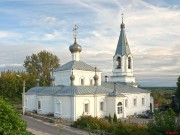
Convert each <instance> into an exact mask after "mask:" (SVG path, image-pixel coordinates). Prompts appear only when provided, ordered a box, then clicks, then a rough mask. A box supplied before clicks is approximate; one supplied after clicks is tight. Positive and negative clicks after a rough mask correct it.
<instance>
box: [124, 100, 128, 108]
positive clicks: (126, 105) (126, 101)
mask: <svg viewBox="0 0 180 135" xmlns="http://www.w3.org/2000/svg"><path fill="white" fill-rule="evenodd" d="M125 107H128V100H127V99H125Z"/></svg>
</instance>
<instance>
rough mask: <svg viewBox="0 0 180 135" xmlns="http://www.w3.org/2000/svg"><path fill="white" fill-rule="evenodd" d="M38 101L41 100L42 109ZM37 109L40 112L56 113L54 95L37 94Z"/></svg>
mask: <svg viewBox="0 0 180 135" xmlns="http://www.w3.org/2000/svg"><path fill="white" fill-rule="evenodd" d="M38 101H41V109H38ZM36 109H37V113H39V114H48V113H54V105H53V97H52V96H37V99H36Z"/></svg>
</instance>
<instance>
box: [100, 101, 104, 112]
mask: <svg viewBox="0 0 180 135" xmlns="http://www.w3.org/2000/svg"><path fill="white" fill-rule="evenodd" d="M100 111H104V102H100Z"/></svg>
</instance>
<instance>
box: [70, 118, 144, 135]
mask: <svg viewBox="0 0 180 135" xmlns="http://www.w3.org/2000/svg"><path fill="white" fill-rule="evenodd" d="M72 126H73V127H80V128H88V129H89V130H91V131H92V130H99V131H105V132H108V133H112V134H113V135H142V134H143V135H147V128H146V127H145V126H139V125H137V124H128V123H124V122H121V121H120V122H116V123H109V122H108V121H106V120H104V119H100V118H97V117H92V116H81V117H80V118H79V119H77V121H75V122H74V123H73V124H72Z"/></svg>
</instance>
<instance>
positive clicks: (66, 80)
mask: <svg viewBox="0 0 180 135" xmlns="http://www.w3.org/2000/svg"><path fill="white" fill-rule="evenodd" d="M71 74H72V71H71V70H66V71H58V72H54V76H55V85H56V86H57V85H65V86H69V85H70V84H71V81H70V76H71ZM73 75H74V76H75V80H74V85H81V80H80V79H81V78H84V85H90V79H92V80H93V84H94V79H93V77H94V75H95V72H93V71H81V70H73ZM97 75H98V76H99V80H98V85H101V72H97Z"/></svg>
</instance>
